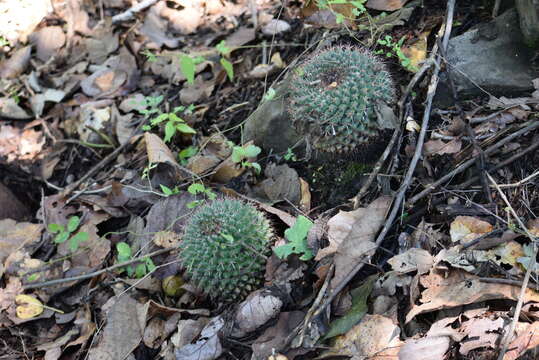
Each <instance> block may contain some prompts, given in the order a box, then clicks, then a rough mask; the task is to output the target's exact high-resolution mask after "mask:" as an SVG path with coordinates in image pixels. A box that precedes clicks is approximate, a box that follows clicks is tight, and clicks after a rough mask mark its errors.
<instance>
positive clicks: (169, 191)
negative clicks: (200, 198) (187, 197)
mask: <svg viewBox="0 0 539 360" xmlns="http://www.w3.org/2000/svg"><path fill="white" fill-rule="evenodd" d="M159 186H160V187H161V191H162V192H163V194H164V195H166V196H170V195H176V194H179V193H180V189H178V187H177V186H174V188H173V189H171V188H169V187H168V186H165V185H163V184H159Z"/></svg>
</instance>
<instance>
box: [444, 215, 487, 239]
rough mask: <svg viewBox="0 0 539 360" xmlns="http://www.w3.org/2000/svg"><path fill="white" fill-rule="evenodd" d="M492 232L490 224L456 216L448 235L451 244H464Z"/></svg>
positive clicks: (468, 217)
mask: <svg viewBox="0 0 539 360" xmlns="http://www.w3.org/2000/svg"><path fill="white" fill-rule="evenodd" d="M491 231H492V225H490V223H488V222H486V221H483V220H479V219H477V218H474V217H472V216H457V217H456V218H455V220H453V222H452V223H451V228H450V230H449V234H450V235H451V241H452V242H460V243H466V242H468V241H471V240H473V239H475V238H477V237H479V236H481V235H482V234H485V233H488V232H491Z"/></svg>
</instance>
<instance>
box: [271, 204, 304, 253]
mask: <svg viewBox="0 0 539 360" xmlns="http://www.w3.org/2000/svg"><path fill="white" fill-rule="evenodd" d="M312 226H313V223H312V221H311V220H309V219H307V218H306V217H305V216H303V215H300V216H298V218H297V219H296V222H295V223H294V225H293V226H292V227H291V228H289V229H287V230H285V232H284V236H285V237H286V239H287V240H288V243H287V244H284V245H281V246H277V247H276V248H274V249H273V252H274V253H275V255H277V257H279V258H280V259H286V258H287V257H288V255H291V254H298V255H301V256H300V259H301V260H303V261H308V260H311V259H312V258H313V257H314V254H313V252H312V250H311V249H309V246H308V244H307V234H308V233H309V230H310V229H311V227H312Z"/></svg>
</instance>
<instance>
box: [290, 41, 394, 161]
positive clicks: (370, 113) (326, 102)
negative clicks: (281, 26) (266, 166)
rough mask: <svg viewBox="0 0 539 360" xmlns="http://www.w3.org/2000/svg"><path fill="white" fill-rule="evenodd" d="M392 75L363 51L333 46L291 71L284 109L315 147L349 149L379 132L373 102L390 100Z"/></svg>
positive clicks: (328, 149) (367, 52)
mask: <svg viewBox="0 0 539 360" xmlns="http://www.w3.org/2000/svg"><path fill="white" fill-rule="evenodd" d="M394 93H395V91H394V88H393V82H392V79H391V75H390V74H389V72H388V71H387V70H386V69H385V66H384V64H383V63H382V62H381V61H380V60H378V59H377V58H376V57H375V56H374V55H373V54H371V53H370V52H369V51H367V50H364V49H357V48H353V47H346V46H335V47H331V48H328V49H324V50H321V51H318V52H315V53H314V54H312V55H311V56H310V58H309V59H307V60H306V61H305V62H304V63H303V64H301V65H300V66H299V67H298V68H296V69H295V73H294V75H293V77H292V79H291V90H290V103H289V107H288V111H289V113H290V115H291V118H292V121H293V123H294V125H295V127H296V130H297V131H298V132H299V133H301V134H305V135H307V136H308V137H309V138H310V141H311V143H312V145H313V147H314V148H315V149H317V150H320V151H324V152H331V153H347V152H351V151H353V150H354V149H356V148H357V147H358V146H360V145H364V144H367V143H369V142H371V141H372V139H373V138H375V137H376V136H377V135H379V133H380V129H379V126H378V123H377V119H376V110H375V106H376V104H377V102H379V101H383V102H386V103H387V104H391V103H392V102H393V98H394Z"/></svg>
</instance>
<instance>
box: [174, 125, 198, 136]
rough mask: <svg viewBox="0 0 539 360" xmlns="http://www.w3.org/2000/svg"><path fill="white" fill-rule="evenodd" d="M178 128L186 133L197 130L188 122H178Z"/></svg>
mask: <svg viewBox="0 0 539 360" xmlns="http://www.w3.org/2000/svg"><path fill="white" fill-rule="evenodd" d="M176 129H178V131H179V132H181V133H184V134H196V133H197V132H196V130H195V129H193V128H192V127H190V126H189V125H187V124H176Z"/></svg>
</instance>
